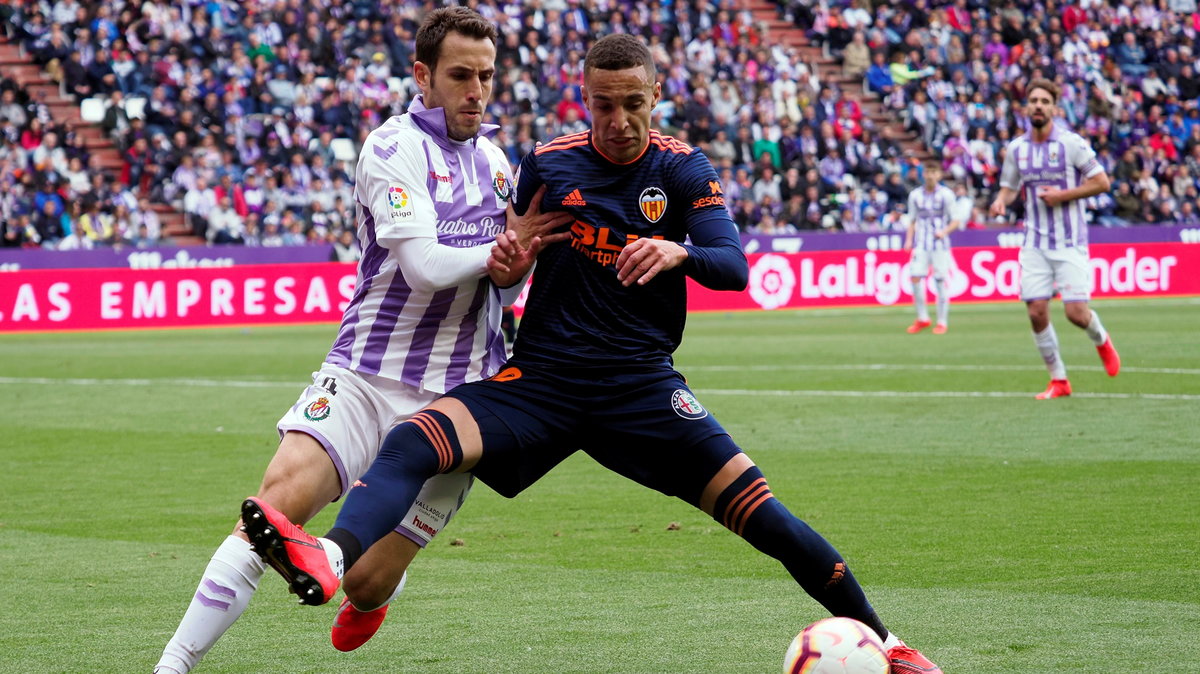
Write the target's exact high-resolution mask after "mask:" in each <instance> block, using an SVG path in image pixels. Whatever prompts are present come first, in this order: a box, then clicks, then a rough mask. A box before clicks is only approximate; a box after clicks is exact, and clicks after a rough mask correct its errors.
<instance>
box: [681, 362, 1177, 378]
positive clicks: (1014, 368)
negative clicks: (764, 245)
mask: <svg viewBox="0 0 1200 674" xmlns="http://www.w3.org/2000/svg"><path fill="white" fill-rule="evenodd" d="M678 369H680V370H686V371H688V372H776V371H778V370H825V371H847V370H858V371H863V370H865V371H874V370H917V371H924V372H1032V371H1035V370H1036V371H1038V372H1041V371H1043V370H1045V369H1046V368H1044V367H1041V366H1036V365H934V364H909V365H904V364H898V363H858V364H852V365H816V364H808V363H791V364H780V365H692V366H687V365H680V366H679V367H678ZM1071 370H1072V371H1075V370H1082V371H1084V372H1103V371H1104V368H1103V367H1101V366H1099V365H1072V366H1071ZM1121 372H1132V373H1137V374H1182V375H1200V369H1195V368H1184V367H1130V366H1122V367H1121Z"/></svg>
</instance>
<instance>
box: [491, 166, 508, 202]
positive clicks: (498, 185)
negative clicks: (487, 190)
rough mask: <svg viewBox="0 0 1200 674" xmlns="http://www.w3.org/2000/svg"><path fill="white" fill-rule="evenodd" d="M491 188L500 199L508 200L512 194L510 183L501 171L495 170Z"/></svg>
mask: <svg viewBox="0 0 1200 674" xmlns="http://www.w3.org/2000/svg"><path fill="white" fill-rule="evenodd" d="M492 190H493V191H494V192H495V193H496V196H498V197H500V201H508V198H509V197H510V196H512V184H511V183H509V182H508V178H506V177H504V172H503V171H496V178H495V179H494V180H492Z"/></svg>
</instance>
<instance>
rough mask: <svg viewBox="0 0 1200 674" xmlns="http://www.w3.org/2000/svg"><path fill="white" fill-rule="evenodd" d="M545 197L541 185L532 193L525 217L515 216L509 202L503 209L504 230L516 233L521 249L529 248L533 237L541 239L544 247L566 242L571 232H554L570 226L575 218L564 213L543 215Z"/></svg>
mask: <svg viewBox="0 0 1200 674" xmlns="http://www.w3.org/2000/svg"><path fill="white" fill-rule="evenodd" d="M545 195H546V186H545V185H542V186H541V187H539V188H538V191H537V192H535V193H534V195H533V199H532V200H531V201H530V202H529V208H527V209H526V210H525V215H517V214H516V212H515V211H514V210H513V207H512V202H511V201H509V203H508V208H507V209H505V212H504V219H505V229H506V230H507V231H510V232H516V234H517V238H518V239H519V244H520V246H521V247H522V248H529V246H530V243H531V242H532V241H533V239H534V237H541V239H542V245H543V246H545V245H548V244H551V243H556V242H558V241H566V240H567V239H568V238H569V237H570V236H571V232H570V231H568V230H564V231H562V232H554V230H556V229H558V228H559V227H562V226H564V225H567V224H570V223H571V222H572V221H573V220H574V219H575V218H574V217H573V216H572V215H571V214H570V213H567V212H565V211H550V212H549V213H543V212H542V197H544V196H545Z"/></svg>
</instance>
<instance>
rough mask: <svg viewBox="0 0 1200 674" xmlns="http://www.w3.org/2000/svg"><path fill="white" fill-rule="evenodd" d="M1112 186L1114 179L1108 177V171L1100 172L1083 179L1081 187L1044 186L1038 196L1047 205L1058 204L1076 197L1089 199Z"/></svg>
mask: <svg viewBox="0 0 1200 674" xmlns="http://www.w3.org/2000/svg"><path fill="white" fill-rule="evenodd" d="M1111 186H1112V181H1110V180H1109V178H1108V173H1106V172H1103V171H1102V172H1100V173H1097V174H1096V175H1094V176H1092V177H1091V178H1088V179H1087V180H1085V181H1083V184H1082V185H1080V186H1079V187H1075V188H1072V189H1069V190H1060V189H1055V188H1053V187H1043V188H1041V189H1039V190H1038V193H1037V195H1038V198H1039V199H1041V200H1042V202H1043V203H1045V204H1046V205H1047V206H1051V207H1053V206H1058V205H1061V204H1064V203H1066V202H1068V201H1074V200H1076V199H1087V198H1088V197H1091V196H1095V195H1097V194H1100V193H1101V192H1107V191H1108V190H1109V188H1110V187H1111Z"/></svg>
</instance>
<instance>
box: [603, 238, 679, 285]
mask: <svg viewBox="0 0 1200 674" xmlns="http://www.w3.org/2000/svg"><path fill="white" fill-rule="evenodd" d="M687 257H688V252H687V249H686V248H684V247H683V246H681V245H679V244H678V243H675V242H674V241H665V240H662V239H637V240H636V241H634V242H633V243H630V244H629V245H627V246H625V247H624V248H622V249H621V254H620V255H619V256H617V280H618V281H620V282H621V285H623V286H631V285H633V284H634V283H636V284H638V285H640V286H644V285H646V284H647V283H649V282H650V281H651V279H653V278H654V277H655V276H658V274H659V272H662V271H666V270H668V269H674V268H675V267H678V266H679V265H681V264H683V261H684V260H686V259H687Z"/></svg>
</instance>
